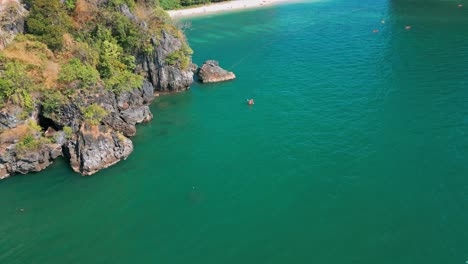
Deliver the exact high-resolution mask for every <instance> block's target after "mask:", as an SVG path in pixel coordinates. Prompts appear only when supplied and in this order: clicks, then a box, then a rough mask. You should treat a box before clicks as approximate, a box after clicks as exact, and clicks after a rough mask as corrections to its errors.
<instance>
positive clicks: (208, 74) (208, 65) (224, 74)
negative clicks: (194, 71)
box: [198, 60, 236, 83]
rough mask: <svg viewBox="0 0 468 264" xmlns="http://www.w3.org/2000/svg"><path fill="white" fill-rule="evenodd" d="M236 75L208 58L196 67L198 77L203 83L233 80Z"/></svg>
mask: <svg viewBox="0 0 468 264" xmlns="http://www.w3.org/2000/svg"><path fill="white" fill-rule="evenodd" d="M235 78H236V75H235V74H234V73H233V72H229V71H226V70H224V69H223V68H221V67H219V62H217V61H215V60H208V61H205V63H203V65H202V66H201V67H200V68H199V69H198V79H199V80H200V81H201V82H203V83H213V82H222V81H228V80H233V79H235Z"/></svg>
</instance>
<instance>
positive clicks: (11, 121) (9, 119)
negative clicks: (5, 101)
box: [0, 105, 24, 130]
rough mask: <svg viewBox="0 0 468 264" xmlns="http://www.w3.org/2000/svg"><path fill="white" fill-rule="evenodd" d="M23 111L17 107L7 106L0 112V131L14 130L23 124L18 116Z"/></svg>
mask: <svg viewBox="0 0 468 264" xmlns="http://www.w3.org/2000/svg"><path fill="white" fill-rule="evenodd" d="M22 112H23V109H22V108H21V107H19V106H14V105H9V106H8V107H5V108H3V109H1V110H0V130H3V129H9V128H15V127H16V126H17V125H18V124H21V123H23V122H24V120H21V118H20V115H21V113H22Z"/></svg>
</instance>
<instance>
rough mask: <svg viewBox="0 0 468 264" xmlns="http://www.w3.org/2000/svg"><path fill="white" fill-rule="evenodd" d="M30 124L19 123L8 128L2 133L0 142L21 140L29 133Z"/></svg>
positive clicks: (10, 142)
mask: <svg viewBox="0 0 468 264" xmlns="http://www.w3.org/2000/svg"><path fill="white" fill-rule="evenodd" d="M29 129H30V128H29V126H28V125H26V124H23V125H19V126H17V127H15V128H12V129H7V130H5V131H4V132H3V133H1V134H0V144H5V143H9V144H12V143H14V142H15V140H20V139H21V138H23V137H25V136H26V134H28V133H29Z"/></svg>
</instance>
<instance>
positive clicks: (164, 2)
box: [160, 0, 230, 10]
mask: <svg viewBox="0 0 468 264" xmlns="http://www.w3.org/2000/svg"><path fill="white" fill-rule="evenodd" d="M224 1H230V0H160V2H161V6H162V7H163V8H164V9H166V10H170V9H177V8H181V7H187V6H193V5H204V4H210V3H216V2H224Z"/></svg>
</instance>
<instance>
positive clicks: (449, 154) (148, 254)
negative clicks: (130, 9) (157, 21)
mask: <svg viewBox="0 0 468 264" xmlns="http://www.w3.org/2000/svg"><path fill="white" fill-rule="evenodd" d="M459 3H463V2H462V1H452V0H445V1H442V0H440V1H437V0H424V1H423V0H412V1H409V0H408V1H406V0H326V1H319V2H317V1H314V2H307V1H306V2H304V3H295V4H288V5H280V6H275V7H268V8H264V9H258V10H250V11H243V12H236V13H230V14H219V15H211V16H206V17H198V18H190V19H187V20H185V22H188V24H191V27H190V28H189V29H187V31H186V34H187V37H188V39H189V41H190V44H191V46H192V48H193V49H194V50H195V54H194V61H195V62H196V63H198V64H200V63H202V62H203V61H204V60H206V59H217V60H219V61H220V63H221V66H224V67H225V68H228V69H231V70H233V71H235V73H236V74H237V76H238V79H237V80H235V81H231V82H226V83H221V84H211V85H200V84H195V85H193V87H192V89H191V90H190V91H189V92H187V93H182V94H177V95H172V96H162V97H159V98H158V99H156V101H155V103H154V104H153V106H152V110H153V113H154V115H155V120H154V121H153V122H151V123H149V124H145V125H141V126H139V130H138V135H137V136H136V137H135V138H134V143H135V152H134V153H133V154H132V155H131V156H130V157H129V159H127V160H126V161H123V162H121V163H119V164H118V165H116V166H114V167H112V168H110V169H107V170H104V171H102V172H100V173H98V174H97V175H95V176H93V177H80V176H78V175H77V174H74V173H72V171H71V170H70V169H69V167H68V165H67V163H66V161H64V160H59V161H57V162H56V163H55V164H54V165H53V166H52V167H51V168H50V169H48V170H46V171H44V172H41V173H37V174H32V175H26V176H15V177H12V178H9V179H7V180H4V181H1V182H0V219H1V222H0V263H2V264H3V263H5V264H26V263H27V264H30V263H35V264H43V263H45V264H65V263H66V264H83V263H92V264H94V263H96V264H97V263H99V264H101V263H102V264H105V263H113V264H124V263H163V264H179V263H181V264H188V263H192V264H195V263H197V264H219V263H223V264H231V263H232V264H239V263H245V264H248V263H256V264H258V263H268V264H290V263H301V264H310V263H326V264H335V263H337V264H338V263H339V264H343V263H356V264H364V263H365V264H367V263H369V264H376V263H379V264H396V263H397V264H406V263H407V264H419V263H424V264H439V263H450V264H465V263H466V261H468V135H467V132H468V3H466V6H464V7H462V8H458V7H457V5H458V4H459ZM382 20H385V23H382V22H381V21H382ZM407 25H409V26H411V29H410V30H405V26H407ZM374 29H378V30H379V32H378V33H373V30H374ZM247 98H254V99H255V105H254V106H252V107H249V106H247V105H246V102H245V100H246V99H247ZM21 208H23V209H24V211H21V210H20V209H21Z"/></svg>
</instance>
